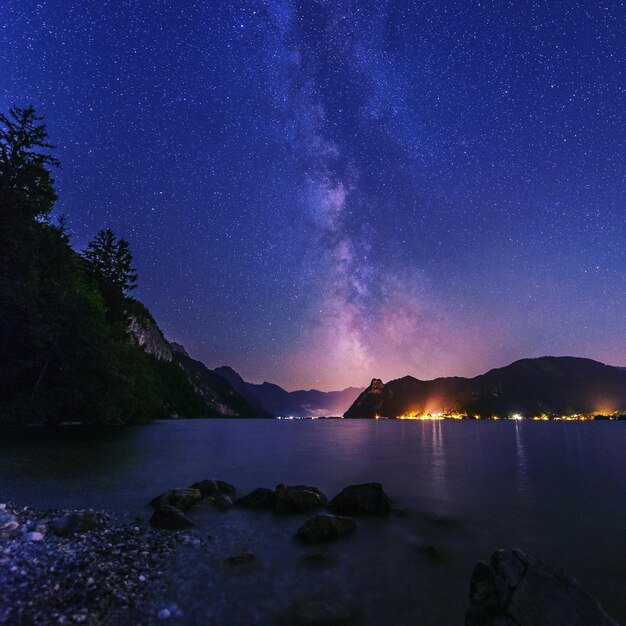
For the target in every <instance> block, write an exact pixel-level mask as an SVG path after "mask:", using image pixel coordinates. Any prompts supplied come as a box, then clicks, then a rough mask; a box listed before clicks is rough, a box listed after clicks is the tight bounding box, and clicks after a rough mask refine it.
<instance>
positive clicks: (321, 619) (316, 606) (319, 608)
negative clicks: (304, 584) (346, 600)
mask: <svg viewBox="0 0 626 626" xmlns="http://www.w3.org/2000/svg"><path fill="white" fill-rule="evenodd" d="M355 619H356V612H355V611H354V610H353V609H352V608H351V607H349V606H348V605H346V604H343V603H342V602H339V601H337V600H303V601H301V602H298V603H296V604H294V605H293V606H292V607H291V611H290V619H289V623H290V624H294V625H295V624H297V625H298V626H331V625H333V626H335V625H337V626H339V625H343V624H353V623H355Z"/></svg>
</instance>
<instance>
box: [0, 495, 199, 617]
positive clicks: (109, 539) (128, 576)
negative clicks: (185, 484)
mask: <svg viewBox="0 0 626 626" xmlns="http://www.w3.org/2000/svg"><path fill="white" fill-rule="evenodd" d="M0 507H1V508H0V596H1V597H2V599H3V602H2V604H1V605H0V624H7V625H8V624H11V625H21V624H129V623H144V624H145V623H152V622H158V621H160V620H163V619H166V618H167V617H169V616H170V614H171V613H172V612H175V610H176V609H175V607H171V606H167V605H163V603H159V602H158V598H159V595H160V592H161V591H162V590H163V589H164V588H165V584H166V582H165V580H164V579H163V578H162V570H163V568H164V567H165V566H166V565H167V563H168V562H169V561H170V560H171V559H172V558H173V556H174V554H175V553H176V552H177V551H178V550H179V549H180V547H181V546H183V545H188V544H196V545H199V544H201V543H202V542H205V541H208V538H207V537H203V536H202V534H200V533H198V532H193V533H192V532H184V533H167V532H164V531H159V530H156V529H153V528H151V527H150V526H149V525H148V524H147V523H146V519H145V518H141V517H139V516H133V515H130V514H126V513H111V512H101V511H81V512H78V519H81V518H83V522H84V523H83V524H82V526H81V524H77V527H76V528H75V529H71V528H69V527H67V528H65V529H64V528H63V527H62V526H61V525H60V524H59V522H60V521H61V520H66V521H67V520H72V519H74V520H76V519H77V517H76V515H77V512H76V511H67V510H39V509H32V508H28V507H17V506H14V505H11V504H2V505H0Z"/></svg>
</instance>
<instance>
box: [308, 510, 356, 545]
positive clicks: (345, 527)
mask: <svg viewBox="0 0 626 626" xmlns="http://www.w3.org/2000/svg"><path fill="white" fill-rule="evenodd" d="M355 530H356V522H355V521H354V520H353V519H352V518H351V517H342V516H340V515H316V516H315V517H312V518H311V519H310V520H308V521H307V522H306V523H305V524H304V525H303V526H302V527H301V528H300V530H298V533H297V535H296V537H297V538H298V539H300V540H301V541H304V542H306V543H316V542H318V541H332V540H333V539H339V538H340V537H346V536H348V535H351V534H352V533H354V531H355Z"/></svg>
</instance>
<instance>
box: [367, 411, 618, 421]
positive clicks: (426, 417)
mask: <svg viewBox="0 0 626 626" xmlns="http://www.w3.org/2000/svg"><path fill="white" fill-rule="evenodd" d="M374 419H377V420H378V419H390V420H422V421H433V420H511V421H516V422H517V421H522V420H524V421H535V422H537V421H543V422H546V421H557V422H558V421H564V422H575V421H579V422H589V421H607V420H608V421H612V420H626V412H624V411H614V412H611V413H605V412H602V413H600V412H598V413H573V414H571V415H556V414H549V413H542V414H541V415H533V416H529V417H526V416H524V415H522V414H521V413H511V414H509V415H508V416H506V417H503V416H500V415H491V416H489V417H483V416H481V415H478V414H469V413H456V412H450V413H447V412H438V413H422V412H417V411H410V412H408V413H403V414H402V415H398V416H396V417H385V416H382V415H379V414H376V415H375V416H374Z"/></svg>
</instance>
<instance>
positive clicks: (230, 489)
mask: <svg viewBox="0 0 626 626" xmlns="http://www.w3.org/2000/svg"><path fill="white" fill-rule="evenodd" d="M215 482H216V483H217V489H218V490H219V492H220V493H223V494H224V495H227V496H234V495H235V494H236V493H237V490H236V489H235V487H234V485H231V484H230V483H227V482H225V481H223V480H216V481H215Z"/></svg>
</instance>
